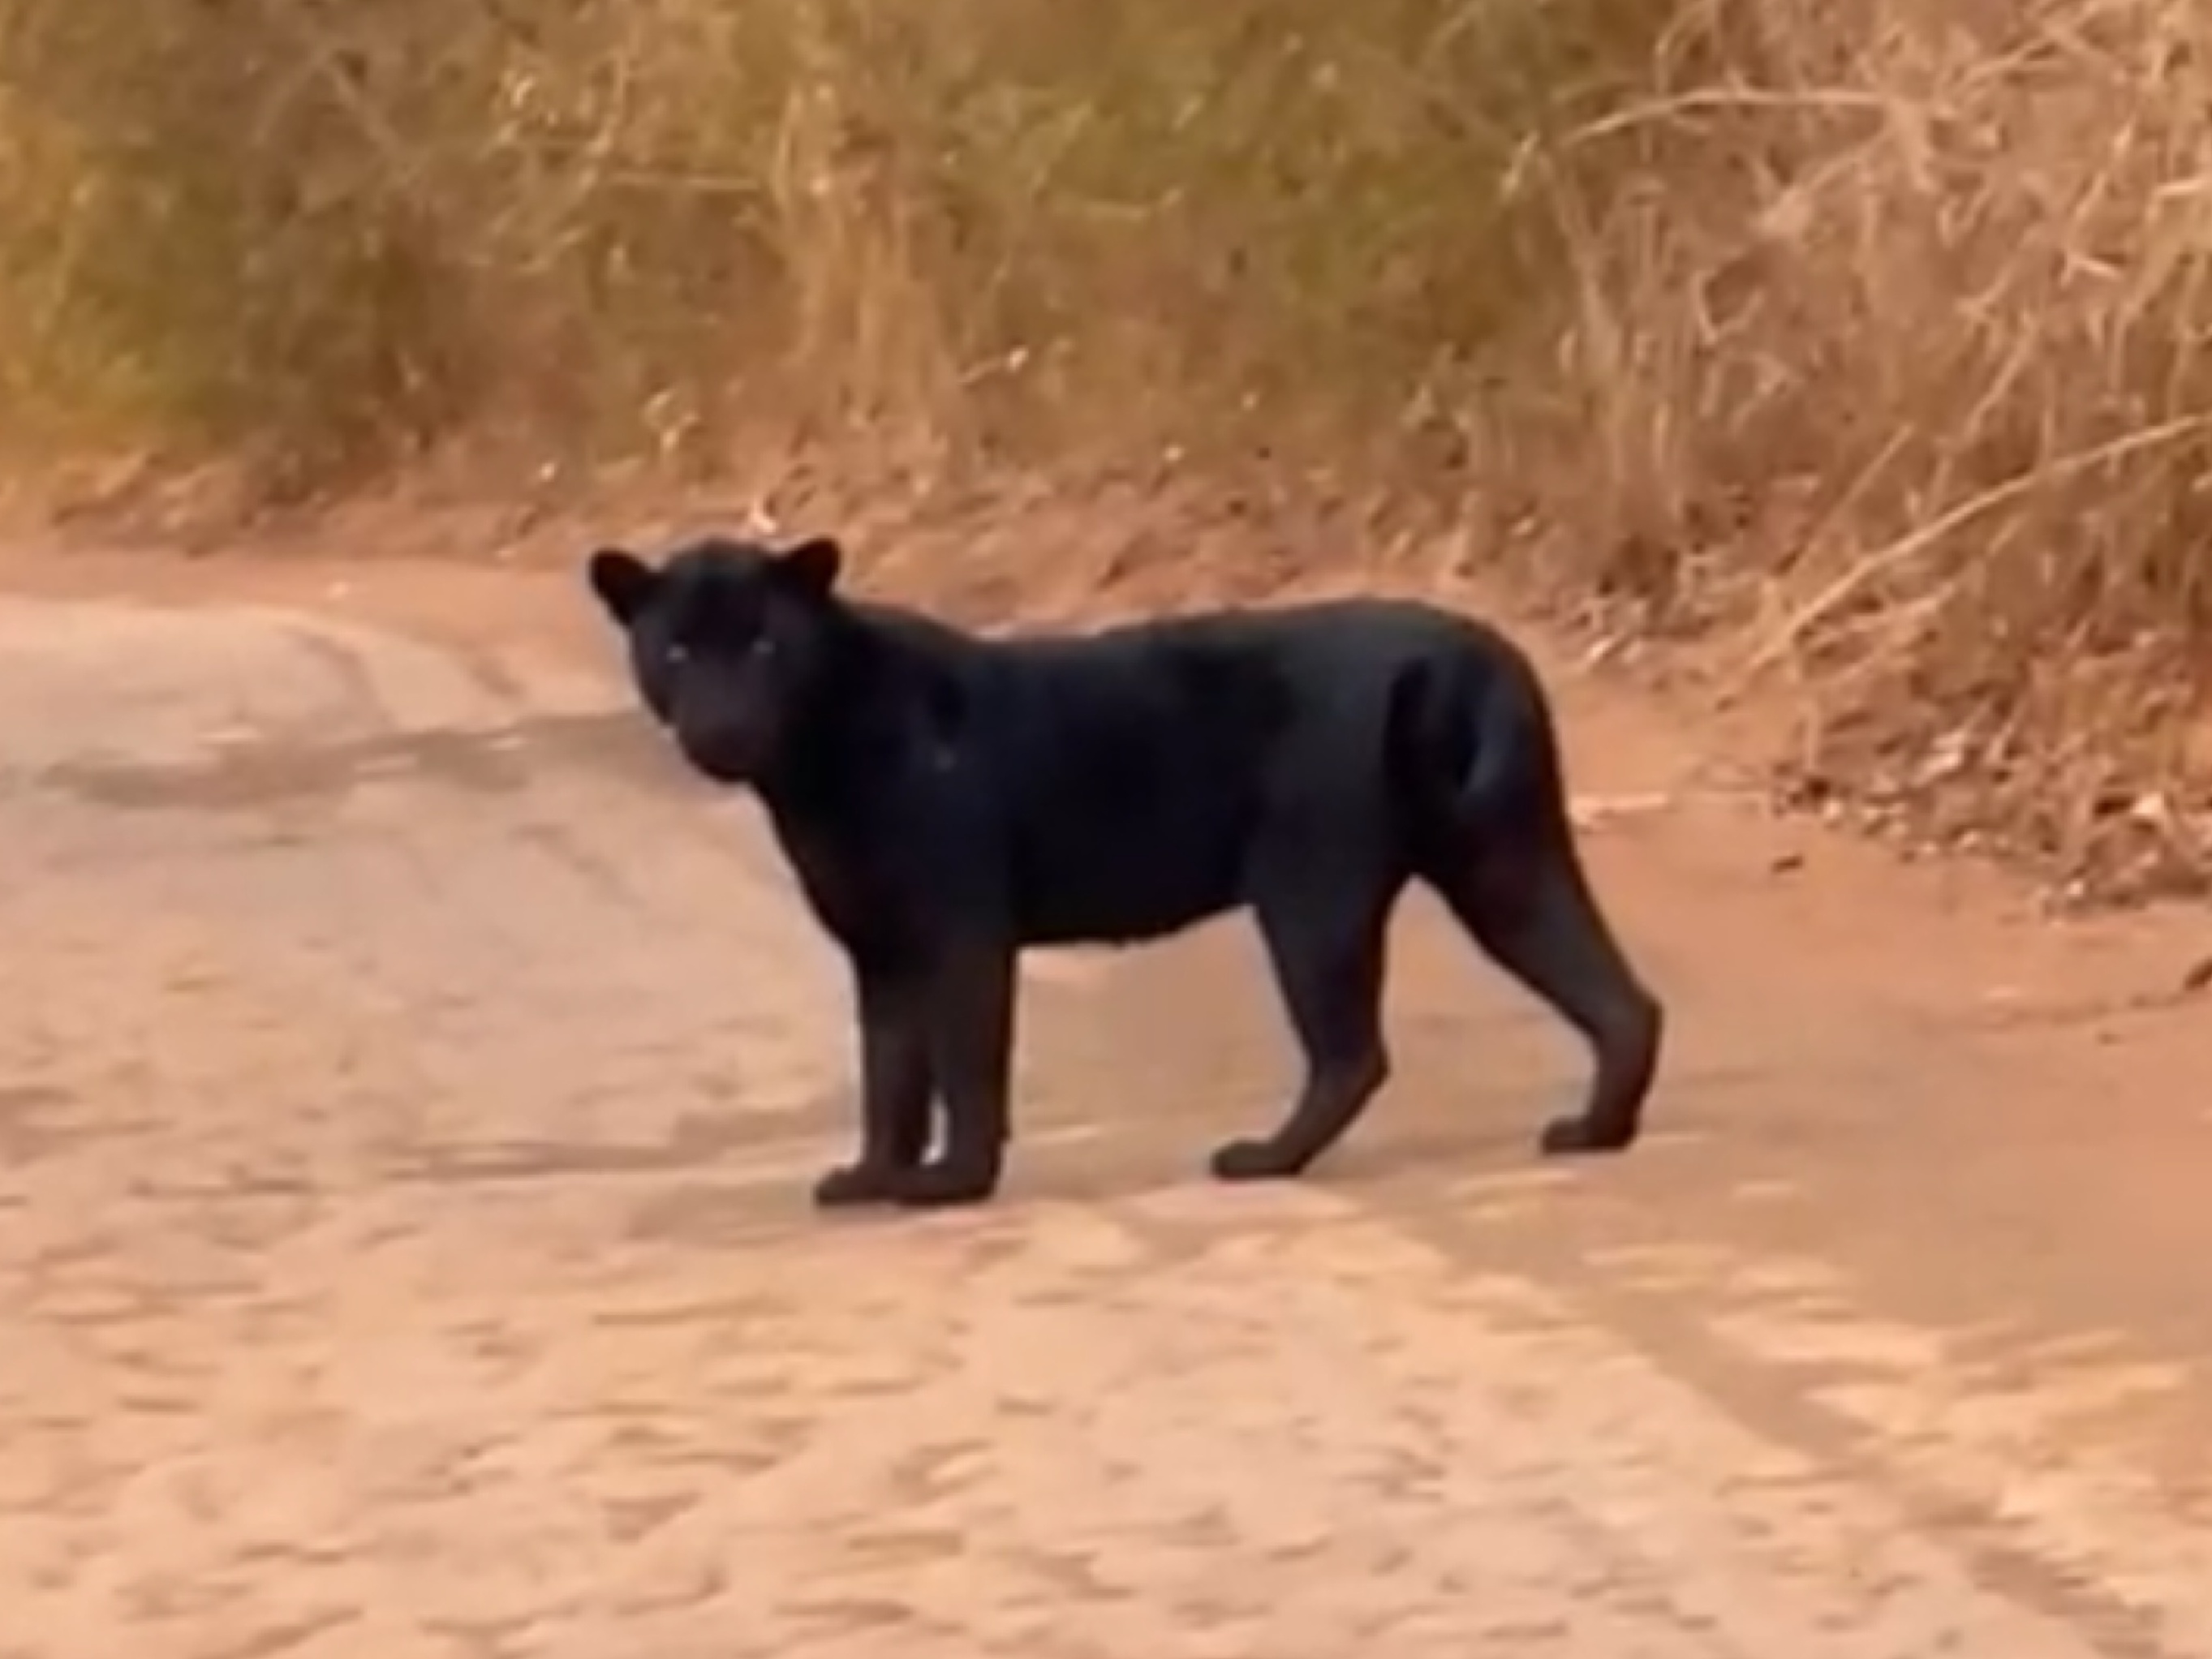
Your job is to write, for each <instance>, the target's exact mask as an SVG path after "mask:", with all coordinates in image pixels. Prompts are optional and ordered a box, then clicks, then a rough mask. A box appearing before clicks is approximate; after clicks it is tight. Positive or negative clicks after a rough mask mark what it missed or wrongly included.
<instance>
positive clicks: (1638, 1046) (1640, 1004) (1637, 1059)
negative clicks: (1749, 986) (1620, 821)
mask: <svg viewBox="0 0 2212 1659" xmlns="http://www.w3.org/2000/svg"><path fill="white" fill-rule="evenodd" d="M1547 817H1549V815H1547ZM1424 875H1425V878H1426V879H1427V880H1428V882H1429V884H1430V885H1431V886H1432V887H1433V888H1435V889H1436V890H1437V894H1438V895H1439V896H1441V897H1442V898H1443V901H1444V902H1445V903H1446V904H1447V905H1449V907H1450V908H1451V910H1452V913H1453V914H1454V915H1455V916H1457V917H1458V919H1459V921H1460V922H1461V924H1462V926H1463V927H1465V928H1466V929H1467V931H1468V933H1470V934H1472V935H1473V936H1474V939H1475V941H1476V943H1477V944H1479V945H1480V946H1481V947H1482V949H1483V950H1484V951H1485V952H1486V953H1487V954H1488V955H1489V956H1490V957H1492V959H1493V960H1494V961H1496V962H1497V963H1498V965H1499V966H1500V967H1502V968H1504V969H1505V970H1506V971H1507V972H1508V973H1510V974H1511V975H1513V976H1514V977H1515V978H1516V979H1517V980H1519V981H1521V983H1522V985H1524V986H1526V987H1528V989H1529V990H1530V991H1532V992H1534V994H1536V995H1537V996H1539V997H1541V998H1542V999H1543V1000H1544V1001H1546V1002H1547V1003H1548V1004H1550V1005H1551V1006H1552V1007H1553V1008H1554V1009H1555V1010H1557V1011H1558V1012H1559V1013H1560V1014H1561V1015H1563V1016H1564V1017H1565V1018H1566V1019H1567V1020H1568V1021H1569V1023H1571V1024H1572V1025H1573V1026H1574V1027H1575V1028H1576V1030H1578V1031H1580V1032H1581V1033H1582V1035H1583V1038H1584V1039H1585V1040H1586V1041H1587V1042H1589V1045H1590V1048H1591V1051H1592V1054H1593V1055H1594V1056H1595V1068H1596V1069H1595V1074H1594V1076H1593V1077H1592V1079H1591V1082H1590V1085H1589V1094H1588V1096H1587V1097H1585V1099H1584V1102H1583V1109H1582V1110H1581V1111H1580V1112H1579V1113H1577V1114H1574V1115H1569V1116H1565V1117H1559V1118H1556V1119H1554V1120H1553V1121H1551V1122H1550V1123H1548V1124H1547V1125H1546V1126H1545V1128H1544V1132H1543V1135H1542V1138H1541V1143H1540V1144H1541V1147H1542V1149H1543V1151H1544V1152H1547V1153H1553V1154H1563V1153H1573V1152H1620V1151H1622V1150H1624V1149H1625V1148H1626V1147H1627V1146H1630V1145H1631V1144H1632V1143H1633V1142H1634V1140H1635V1139H1636V1137H1637V1134H1638V1130H1639V1129H1640V1127H1641V1126H1642V1123H1643V1115H1644V1097H1645V1096H1646V1095H1648V1094H1649V1093H1650V1089H1651V1083H1652V1079H1653V1077H1654V1076H1655V1074H1656V1072H1657V1069H1658V1064H1659V1049H1660V1042H1661V1036H1662V1029H1663V1026H1664V1018H1663V1016H1662V1010H1661V1008H1660V1006H1659V1003H1658V1000H1656V998H1655V997H1653V996H1652V994H1651V993H1650V991H1648V990H1647V989H1645V988H1644V985H1643V983H1642V981H1639V980H1638V978H1637V976H1636V973H1635V970H1634V969H1632V968H1631V967H1630V966H1629V964H1628V961H1627V958H1626V957H1625V956H1624V955H1623V953H1622V951H1621V949H1620V945H1619V944H1618V943H1617V942H1616V941H1615V939H1613V931H1612V929H1611V928H1610V927H1607V925H1606V921H1605V917H1604V915H1602V913H1601V912H1600V910H1599V909H1598V907H1597V902H1596V900H1595V897H1594V896H1592V894H1591V892H1590V890H1589V879H1588V878H1587V877H1586V875H1585V874H1584V873H1583V867H1582V861H1581V860H1580V858H1579V856H1578V855H1577V852H1576V849H1575V846H1574V842H1573V829H1572V826H1571V824H1570V823H1569V822H1568V820H1567V817H1566V814H1565V811H1564V810H1562V811H1559V813H1558V814H1557V817H1556V820H1555V821H1553V822H1547V823H1546V824H1545V825H1544V826H1543V833H1541V834H1537V835H1522V836H1512V837H1510V839H1508V840H1507V841H1506V842H1505V844H1504V845H1493V846H1491V847H1488V848H1476V849H1474V850H1472V851H1471V852H1470V853H1469V854H1468V855H1467V856H1465V857H1463V858H1461V859H1458V860H1454V861H1453V862H1452V863H1450V864H1449V865H1448V866H1443V867H1442V868H1437V867H1431V868H1430V869H1428V870H1425V872H1424Z"/></svg>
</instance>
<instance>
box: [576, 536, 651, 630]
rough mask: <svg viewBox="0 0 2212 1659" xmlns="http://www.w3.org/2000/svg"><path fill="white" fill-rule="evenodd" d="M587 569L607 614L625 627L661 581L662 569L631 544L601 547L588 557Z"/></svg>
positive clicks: (590, 580)
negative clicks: (639, 555)
mask: <svg viewBox="0 0 2212 1659" xmlns="http://www.w3.org/2000/svg"><path fill="white" fill-rule="evenodd" d="M584 571H585V575H586V580H588V581H589V582H590V584H591V588H592V592H593V593H594V594H595V595H597V596H598V599H599V603H600V604H601V605H604V606H605V608H606V612H607V614H608V615H609V616H611V617H613V618H614V619H615V620H616V621H617V623H621V624H623V626H624V627H628V626H629V623H630V620H631V619H632V618H633V617H635V616H636V615H637V613H638V612H639V611H642V610H644V609H645V607H646V605H647V603H648V602H649V601H650V600H651V599H652V598H653V590H654V589H655V588H657V587H658V586H659V585H660V573H659V571H658V570H656V569H654V568H653V567H652V566H651V565H649V564H647V562H645V561H644V560H643V559H641V558H640V557H638V556H637V555H636V554H635V553H633V552H631V551H630V550H629V549H628V548H623V547H602V548H600V549H599V550H598V551H596V552H594V553H593V554H592V556H591V557H590V558H589V559H587V560H586V561H585V564H584Z"/></svg>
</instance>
